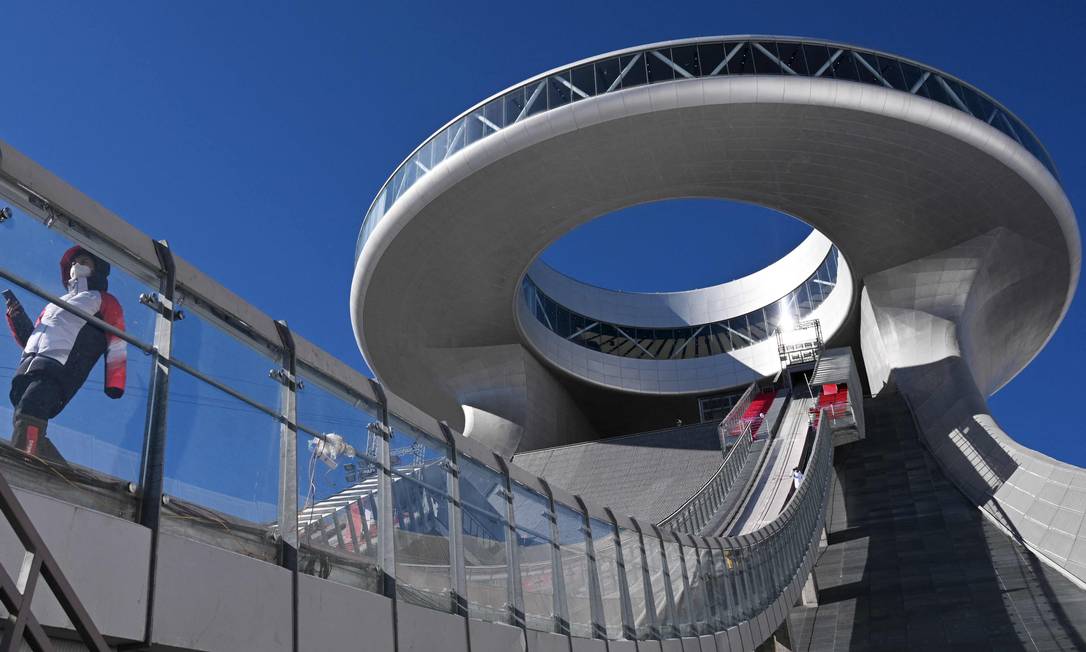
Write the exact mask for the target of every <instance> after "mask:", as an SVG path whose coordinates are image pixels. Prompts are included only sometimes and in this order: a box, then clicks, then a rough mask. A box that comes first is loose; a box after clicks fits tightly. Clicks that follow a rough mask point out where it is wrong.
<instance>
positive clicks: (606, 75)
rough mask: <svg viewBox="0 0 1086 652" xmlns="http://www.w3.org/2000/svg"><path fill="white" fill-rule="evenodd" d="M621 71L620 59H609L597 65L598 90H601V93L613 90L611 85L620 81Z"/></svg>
mask: <svg viewBox="0 0 1086 652" xmlns="http://www.w3.org/2000/svg"><path fill="white" fill-rule="evenodd" d="M620 70H621V68H620V66H619V62H618V59H608V60H606V61H600V62H599V63H597V64H596V88H598V89H600V92H601V93H606V92H607V91H608V90H610V89H611V85H612V84H614V83H615V81H617V80H618V73H619V71H620ZM616 88H617V86H616Z"/></svg>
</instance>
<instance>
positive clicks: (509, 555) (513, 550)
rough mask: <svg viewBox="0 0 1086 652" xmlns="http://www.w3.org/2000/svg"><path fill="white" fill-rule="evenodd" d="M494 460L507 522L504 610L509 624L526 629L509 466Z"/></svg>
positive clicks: (498, 458)
mask: <svg viewBox="0 0 1086 652" xmlns="http://www.w3.org/2000/svg"><path fill="white" fill-rule="evenodd" d="M494 460H495V461H496V462H497V463H498V466H499V468H500V469H501V474H502V481H503V482H504V485H505V486H504V487H503V488H502V492H503V494H504V498H505V519H506V521H508V528H509V529H508V532H507V535H506V537H505V557H506V559H508V560H509V573H508V574H507V575H506V589H507V591H508V594H507V595H508V600H509V602H508V603H506V610H507V611H508V613H509V624H510V625H513V626H516V627H520V628H521V629H526V628H527V626H528V623H527V622H526V620H525V617H524V584H523V583H522V582H521V578H520V546H518V545H517V521H516V514H515V513H514V509H513V480H512V478H510V477H509V465H508V464H506V463H505V459H504V458H503V457H502V456H501V455H498V454H497V453H495V454H494Z"/></svg>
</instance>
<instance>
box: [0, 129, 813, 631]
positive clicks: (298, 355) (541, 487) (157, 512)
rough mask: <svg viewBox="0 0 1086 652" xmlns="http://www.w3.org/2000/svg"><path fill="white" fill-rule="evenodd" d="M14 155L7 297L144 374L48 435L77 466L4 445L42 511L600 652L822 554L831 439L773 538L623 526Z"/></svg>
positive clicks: (81, 394) (4, 354)
mask: <svg viewBox="0 0 1086 652" xmlns="http://www.w3.org/2000/svg"><path fill="white" fill-rule="evenodd" d="M4 154H5V156H4V158H3V159H0V166H2V171H0V200H3V201H2V203H8V204H10V206H11V208H12V209H13V210H12V215H11V217H10V218H8V219H5V220H4V221H3V222H2V223H0V249H2V251H3V256H2V257H0V278H2V279H3V280H4V281H5V282H6V284H7V285H8V286H9V287H10V288H11V289H13V291H14V292H15V294H16V295H17V297H18V299H19V300H20V302H21V303H22V305H23V306H24V307H25V308H26V310H27V312H28V313H29V314H31V316H33V314H36V313H37V312H38V311H39V310H41V309H43V308H45V307H47V306H49V305H50V304H52V305H54V306H59V307H60V308H61V309H62V310H63V311H67V312H68V313H71V314H72V315H76V316H78V317H79V318H81V319H82V320H84V321H85V322H86V325H84V326H83V327H84V328H88V329H92V330H93V331H94V332H97V333H99V334H105V335H107V336H112V337H115V338H117V339H118V340H119V341H121V342H124V343H125V344H126V345H127V349H128V353H129V354H130V355H129V356H128V360H127V365H126V366H127V383H126V387H125V388H124V394H123V396H121V397H120V398H113V396H114V395H115V394H116V392H115V391H114V392H111V393H110V394H111V396H106V395H105V394H106V393H105V392H103V391H101V390H102V389H104V388H105V386H106V382H105V381H102V380H99V376H98V374H101V373H103V372H102V369H101V368H100V367H101V363H99V368H96V369H95V370H93V371H92V373H91V376H90V377H89V379H88V380H87V382H86V383H85V384H84V385H83V387H82V388H81V389H79V391H77V392H76V393H75V395H74V397H72V399H71V402H70V403H69V404H68V405H67V406H66V407H65V408H64V410H63V411H62V412H61V413H60V414H59V415H57V416H56V417H55V418H53V419H51V420H50V422H49V424H48V433H47V434H48V436H49V438H50V439H51V440H52V442H53V443H54V444H55V445H56V447H57V449H58V450H59V451H60V453H61V454H62V455H63V456H64V457H65V458H66V461H64V462H61V461H58V460H54V459H49V458H47V457H25V456H24V455H23V454H22V453H20V452H19V451H17V450H15V449H14V448H13V447H12V446H11V445H9V444H7V443H6V442H5V443H4V444H3V445H0V464H22V465H23V467H25V466H26V464H27V463H31V464H32V465H34V468H35V469H36V471H38V472H39V473H38V478H39V479H40V482H39V483H37V484H35V486H33V487H30V488H32V489H34V490H35V491H46V492H48V491H52V489H51V487H62V488H63V491H65V492H67V493H65V494H64V497H65V499H66V500H84V499H85V500H87V501H88V502H92V503H93V505H94V506H95V507H96V508H99V509H108V510H112V511H114V512H115V513H117V514H119V515H122V516H126V517H128V518H131V519H133V520H135V521H138V522H140V523H142V524H143V525H145V526H147V527H148V528H150V529H151V531H152V542H153V545H157V544H156V543H155V542H157V537H158V533H159V532H160V531H166V530H168V531H170V532H171V533H176V534H181V535H183V536H187V537H190V538H194V539H198V540H200V541H203V542H205V543H209V544H212V545H217V546H221V547H226V548H229V549H231V550H234V551H236V552H240V553H242V554H247V555H250V556H252V557H256V558H258V559H263V560H265V561H267V562H269V563H274V564H278V565H281V566H283V567H285V568H287V569H289V570H290V571H292V572H293V573H307V574H312V575H315V576H319V577H323V578H326V579H327V580H329V581H335V582H340V583H343V584H347V585H350V586H354V587H357V588H360V589H364V590H368V591H373V592H377V593H381V594H383V595H386V596H389V597H392V598H395V599H399V600H403V601H407V602H411V603H415V604H420V605H424V606H426V607H429V608H431V609H437V610H441V611H446V612H451V613H456V614H460V615H465V616H472V617H476V618H481V619H484V620H489V621H498V622H506V623H510V624H514V625H518V626H521V627H526V628H532V629H538V630H543V631H552V632H558V633H562V634H569V635H574V636H583V637H597V638H637V639H655V638H667V637H674V636H678V635H692V634H695V633H696V634H705V633H710V632H714V631H722V630H724V629H726V628H728V627H730V626H732V625H735V624H737V623H739V622H741V621H743V620H746V619H749V618H750V617H751V616H753V615H755V614H757V613H759V612H760V611H762V610H764V609H765V608H766V607H767V606H769V605H770V604H771V603H772V601H773V600H774V599H775V598H776V596H777V595H778V594H780V592H781V591H782V590H783V588H784V587H785V586H787V585H788V583H789V582H791V581H792V579H793V577H794V575H795V574H796V573H797V572H798V571H799V570H800V569H801V567H802V564H803V562H804V560H805V559H806V558H807V555H810V554H812V550H813V549H814V548H813V547H812V546H813V545H815V544H813V543H812V542H817V539H818V530H819V528H820V527H821V523H822V519H823V509H824V505H825V497H826V492H827V490H828V486H829V477H830V475H829V474H830V468H831V448H830V445H829V431H828V428H827V426H826V424H827V423H828V421H829V420H828V419H824V420H823V422H822V424H821V427H820V428H819V430H818V434H817V436H816V439H815V444H814V451H815V452H814V454H813V456H812V459H811V462H810V468H809V470H808V473H807V480H806V481H805V482H804V484H803V485H802V486H801V488H800V490H799V491H798V492H797V494H796V495H795V496H794V497H793V498H792V500H791V501H790V503H789V505H788V507H787V508H786V509H785V511H784V512H783V513H782V514H781V516H780V518H778V519H777V520H776V521H774V523H773V524H771V525H770V526H767V527H766V528H763V529H762V530H759V531H757V532H754V533H752V534H749V535H744V536H740V537H735V538H722V539H716V538H714V539H706V538H701V537H696V536H691V535H689V534H684V533H679V532H676V531H674V530H670V529H667V528H660V527H657V526H654V525H652V524H647V523H641V522H638V521H636V520H634V519H631V518H627V517H624V516H621V515H616V514H614V513H613V512H612V511H611V510H609V509H607V508H605V507H601V506H596V505H592V504H590V503H588V502H587V501H584V500H582V499H580V498H579V497H576V496H572V495H570V494H568V493H566V492H564V491H563V490H561V488H558V487H551V486H548V485H547V483H546V482H545V481H543V480H542V479H540V478H537V477H534V476H531V475H529V474H527V473H526V472H524V471H523V470H520V469H518V468H516V467H510V466H509V465H507V464H506V463H505V461H504V460H503V459H502V458H500V457H498V456H496V455H494V454H493V453H492V452H491V451H489V450H487V449H485V448H483V447H482V446H481V445H480V444H479V443H478V442H475V441H473V440H470V439H467V438H464V437H462V436H460V435H459V434H457V433H455V432H453V431H452V430H451V429H450V428H448V427H447V426H446V425H445V424H443V423H439V422H437V421H435V420H434V419H433V418H431V417H428V416H427V415H425V414H423V413H421V412H420V411H418V410H417V409H416V408H414V407H413V406H411V405H409V404H407V403H406V402H404V401H402V400H401V399H399V398H398V397H395V396H393V395H391V394H387V393H386V392H384V391H383V389H382V388H381V387H380V385H378V384H377V383H376V382H374V381H372V380H369V379H367V378H365V377H363V376H361V375H359V374H357V373H356V372H354V371H352V370H350V369H349V368H348V367H347V366H346V365H345V364H343V363H342V362H340V361H337V360H335V359H334V358H332V357H331V356H329V355H328V354H326V353H325V352H323V351H321V350H320V349H319V348H317V347H315V346H313V345H312V344H310V343H308V342H306V341H305V340H304V339H302V338H300V337H298V336H297V335H296V334H293V333H292V332H291V331H290V329H289V328H288V327H287V325H286V324H285V323H283V322H275V321H273V320H272V319H271V318H269V317H268V316H266V315H264V314H263V313H260V312H259V311H257V310H255V309H254V308H252V307H251V306H249V305H248V304H247V303H245V302H244V301H243V300H242V299H240V298H238V297H236V296H235V295H233V294H232V293H230V292H229V291H227V290H226V289H225V288H222V287H221V286H219V285H218V284H216V283H214V282H213V281H211V280H210V279H208V278H207V277H206V276H204V275H203V274H201V273H200V272H199V271H198V270H196V269H194V268H192V267H191V266H190V265H188V264H186V263H185V262H184V261H183V260H181V259H179V258H178V257H177V256H176V255H175V254H174V253H173V252H172V251H171V250H170V248H169V247H168V246H167V245H166V243H163V242H155V241H153V240H151V239H150V238H148V237H147V236H145V235H143V234H141V233H139V232H138V231H136V230H135V229H133V228H132V227H131V226H129V225H128V224H126V223H124V222H123V221H121V220H119V219H118V218H116V217H115V216H113V215H112V214H108V213H107V212H105V211H104V210H103V209H101V208H100V207H98V206H97V205H96V204H93V202H91V201H90V200H89V199H87V198H85V197H84V196H83V195H81V194H79V193H78V192H76V191H74V190H72V189H70V188H68V187H67V186H65V185H63V184H62V183H60V182H59V181H57V180H55V179H54V178H52V177H51V175H48V173H47V172H45V171H43V170H41V169H40V168H38V167H37V166H35V165H34V164H33V163H32V162H30V161H28V160H25V159H22V158H21V157H20V155H19V154H18V153H17V152H13V151H8V150H5V152H4ZM22 179H33V180H34V181H35V185H34V186H33V187H31V186H30V185H28V184H26V183H25V182H24V181H22ZM74 245H79V246H81V247H83V248H84V249H85V250H87V251H89V252H91V253H93V254H94V255H95V256H97V257H98V258H99V260H100V261H108V262H109V263H110V265H111V266H112V271H111V273H110V276H109V288H108V292H109V293H110V294H111V295H112V296H114V297H115V298H116V300H117V302H118V304H119V305H120V307H121V310H122V311H123V314H124V320H123V322H122V323H120V324H118V323H117V322H116V320H113V323H112V324H111V323H107V322H106V321H104V320H103V319H101V318H100V316H98V315H100V314H101V313H92V312H91V309H90V308H87V309H86V310H84V309H83V308H81V307H80V305H81V304H80V302H79V301H78V300H76V298H75V297H73V296H71V295H66V294H64V292H63V291H66V288H65V287H63V284H64V278H63V276H64V274H65V272H64V270H61V274H62V276H61V278H60V279H59V281H60V282H58V277H57V276H56V274H57V271H58V270H57V267H56V266H55V265H56V261H57V260H59V259H60V257H61V255H62V254H63V253H64V252H65V251H67V250H68V249H69V248H70V247H72V246H74ZM62 290H63V291H62ZM84 307H85V306H84ZM92 307H93V306H92ZM117 348H118V347H114V349H115V350H116V349H117ZM119 348H120V350H124V348H125V347H123V346H121V347H119ZM141 353H142V354H144V355H140V354H141ZM20 355H21V347H20V346H19V345H18V344H16V343H13V342H11V341H10V340H7V339H5V340H4V343H3V344H0V371H3V372H4V374H5V375H6V376H7V377H9V378H12V377H15V376H17V375H18V371H19V370H18V369H17V364H18V362H19V360H20ZM4 360H6V361H7V362H3V361H4ZM114 380H115V379H114ZM111 382H112V381H111ZM8 409H9V408H8V407H7V405H4V406H2V407H0V410H8ZM740 440H741V441H747V440H749V437H741V438H740ZM747 444H748V445H749V441H747ZM741 454H742V449H739V448H738V446H737V447H736V448H735V449H733V452H732V455H733V456H736V455H741ZM725 465H727V460H725ZM57 478H60V479H62V480H63V482H59V481H58V480H57ZM50 482H52V484H50ZM73 487H74V488H78V489H80V491H73V490H72V488H73ZM56 491H58V492H59V491H61V489H60V488H58V489H56ZM717 493H719V492H717ZM714 495H715V494H714ZM80 496H82V497H80ZM110 501H112V502H110ZM103 506H105V507H103ZM152 559H153V556H152ZM153 563H154V562H152V566H153ZM150 572H151V574H152V576H153V574H154V572H155V571H154V568H153V567H152V568H151V570H150Z"/></svg>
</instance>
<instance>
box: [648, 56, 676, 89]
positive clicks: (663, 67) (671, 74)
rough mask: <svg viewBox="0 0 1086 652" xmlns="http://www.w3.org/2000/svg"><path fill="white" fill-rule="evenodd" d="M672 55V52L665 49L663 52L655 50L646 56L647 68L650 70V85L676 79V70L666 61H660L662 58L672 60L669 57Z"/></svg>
mask: <svg viewBox="0 0 1086 652" xmlns="http://www.w3.org/2000/svg"><path fill="white" fill-rule="evenodd" d="M670 53H671V50H669V49H668V48H664V49H663V50H653V51H651V52H649V53H648V54H647V55H645V66H646V67H647V68H648V72H649V83H650V84H655V83H656V82H661V81H668V80H670V79H675V70H674V69H673V68H672V67H671V66H669V65H668V64H667V62H666V61H662V60H661V59H660V57H663V58H664V59H668V60H670V58H669V57H668V55H669V54H670Z"/></svg>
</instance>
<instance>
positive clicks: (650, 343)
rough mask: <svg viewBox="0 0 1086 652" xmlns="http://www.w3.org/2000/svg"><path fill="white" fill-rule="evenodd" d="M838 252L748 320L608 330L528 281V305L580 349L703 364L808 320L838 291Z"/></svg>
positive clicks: (609, 327)
mask: <svg viewBox="0 0 1086 652" xmlns="http://www.w3.org/2000/svg"><path fill="white" fill-rule="evenodd" d="M837 255H838V253H837V247H836V246H831V247H830V251H829V253H828V254H826V257H825V258H824V259H823V260H822V263H821V264H820V265H819V266H818V269H816V270H815V272H814V273H813V274H811V275H810V276H809V277H808V278H807V280H805V281H804V282H803V283H801V284H800V285H799V286H798V287H797V288H796V289H794V290H792V291H791V292H789V293H788V294H786V295H785V296H783V297H781V298H780V299H779V300H777V301H775V302H773V303H771V304H769V305H768V306H764V307H762V308H759V309H757V310H754V311H752V312H748V313H747V314H745V315H739V316H737V317H731V318H729V319H722V320H720V321H715V322H710V323H707V324H697V325H693V326H682V327H678V328H645V327H641V326H623V325H618V324H609V323H606V322H601V321H599V320H596V319H593V318H591V317H586V316H584V315H581V314H579V313H576V312H573V311H572V310H570V309H568V308H566V307H565V306H563V305H561V304H560V303H558V302H557V301H555V300H554V299H552V298H550V297H549V296H547V295H546V294H545V293H544V292H543V291H542V290H540V289H539V287H538V286H536V284H535V282H534V281H532V279H531V278H530V277H528V276H525V277H524V280H523V282H522V292H521V295H522V296H523V299H524V302H525V305H526V307H527V308H528V310H529V312H531V314H532V316H534V317H535V319H536V321H538V322H539V323H540V324H542V325H543V326H544V327H545V328H546V329H547V330H549V331H551V332H552V333H554V334H555V335H558V336H559V337H562V338H564V339H567V340H569V341H571V342H573V343H575V344H577V345H579V346H583V347H584V348H586V349H591V350H593V351H599V352H601V353H606V354H608V355H616V356H620V357H623V358H643V359H653V360H680V359H689V358H705V357H708V356H712V355H720V354H722V353H728V352H730V351H733V350H735V349H742V348H746V347H748V346H752V345H754V344H757V343H759V342H762V341H764V340H767V339H769V338H771V337H773V336H774V334H775V333H776V332H777V330H778V329H779V328H780V327H781V325H782V324H785V323H789V322H791V323H795V322H799V321H802V320H804V319H807V318H808V317H809V316H810V315H811V313H813V312H814V311H815V310H816V309H817V308H818V307H819V306H821V305H822V303H823V302H824V301H825V300H826V299H827V298H829V295H830V292H832V291H833V288H834V287H836V286H837V272H838V268H837V267H838V266H837Z"/></svg>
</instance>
